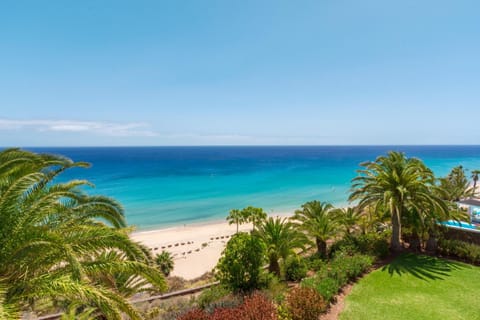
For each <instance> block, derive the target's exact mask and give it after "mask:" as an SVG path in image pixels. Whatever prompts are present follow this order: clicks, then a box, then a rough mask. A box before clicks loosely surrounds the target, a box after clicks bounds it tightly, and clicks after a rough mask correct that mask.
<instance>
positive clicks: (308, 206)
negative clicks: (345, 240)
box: [292, 200, 339, 257]
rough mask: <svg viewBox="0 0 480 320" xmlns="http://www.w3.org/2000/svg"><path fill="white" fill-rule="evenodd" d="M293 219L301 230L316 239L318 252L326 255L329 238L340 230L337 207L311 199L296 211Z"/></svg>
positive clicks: (323, 255) (322, 255)
mask: <svg viewBox="0 0 480 320" xmlns="http://www.w3.org/2000/svg"><path fill="white" fill-rule="evenodd" d="M292 220H293V221H296V222H297V223H298V227H299V229H300V230H303V231H305V232H306V233H307V234H308V235H309V236H311V237H313V238H314V239H315V243H316V245H317V253H318V254H319V255H320V256H321V257H326V255H327V240H329V239H331V238H333V237H335V236H336V235H337V234H338V231H339V221H338V214H337V211H336V210H335V208H334V207H333V206H332V205H331V204H330V203H327V202H320V201H317V200H315V201H310V202H307V203H305V204H303V205H302V209H300V210H296V211H295V214H294V216H293V217H292Z"/></svg>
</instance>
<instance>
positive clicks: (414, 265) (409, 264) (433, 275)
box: [382, 253, 462, 281]
mask: <svg viewBox="0 0 480 320" xmlns="http://www.w3.org/2000/svg"><path fill="white" fill-rule="evenodd" d="M461 267H462V266H461V265H460V264H459V263H457V262H454V261H448V260H444V259H437V258H434V257H430V256H425V255H417V254H413V253H406V254H402V255H400V256H398V257H397V258H396V259H395V260H393V261H392V262H391V263H390V264H388V265H386V266H384V267H383V268H382V271H388V273H390V275H391V276H393V275H394V274H397V275H399V276H401V275H402V274H404V273H409V274H411V275H413V276H415V277H417V278H419V279H422V280H426V281H428V280H443V279H444V277H448V276H450V272H451V271H452V270H455V269H460V268H461Z"/></svg>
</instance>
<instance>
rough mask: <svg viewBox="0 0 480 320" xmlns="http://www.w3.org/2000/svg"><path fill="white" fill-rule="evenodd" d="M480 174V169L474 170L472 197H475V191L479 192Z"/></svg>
mask: <svg viewBox="0 0 480 320" xmlns="http://www.w3.org/2000/svg"><path fill="white" fill-rule="evenodd" d="M479 174H480V170H472V180H473V190H472V197H475V193H476V192H477V181H478V175H479Z"/></svg>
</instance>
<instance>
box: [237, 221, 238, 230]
mask: <svg viewBox="0 0 480 320" xmlns="http://www.w3.org/2000/svg"><path fill="white" fill-rule="evenodd" d="M237 233H238V221H237Z"/></svg>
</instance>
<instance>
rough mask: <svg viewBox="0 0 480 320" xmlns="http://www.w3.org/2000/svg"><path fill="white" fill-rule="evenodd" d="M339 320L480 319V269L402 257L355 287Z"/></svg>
mask: <svg viewBox="0 0 480 320" xmlns="http://www.w3.org/2000/svg"><path fill="white" fill-rule="evenodd" d="M339 319H341V320H347V319H352V320H353V319H355V320H361V319H365V320H374V319H382V320H383V319H402V320H404V319H408V320H412V319H428V320H431V319H442V320H448V319H451V320H460V319H468V320H472V319H480V268H478V267H474V266H471V265H467V264H463V263H458V262H452V261H447V260H443V259H437V258H432V257H429V256H423V255H413V254H404V255H401V256H399V257H398V258H397V259H395V260H394V261H393V262H392V263H390V264H389V265H386V266H385V267H383V268H380V269H379V270H376V271H374V272H372V273H370V274H369V275H367V276H365V277H364V278H362V279H361V280H360V281H359V282H358V283H357V284H356V285H355V286H354V287H353V290H352V292H351V293H350V294H349V295H348V296H347V297H346V299H345V308H344V310H343V312H342V313H341V314H340V317H339Z"/></svg>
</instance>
